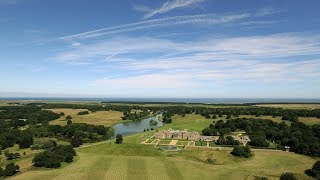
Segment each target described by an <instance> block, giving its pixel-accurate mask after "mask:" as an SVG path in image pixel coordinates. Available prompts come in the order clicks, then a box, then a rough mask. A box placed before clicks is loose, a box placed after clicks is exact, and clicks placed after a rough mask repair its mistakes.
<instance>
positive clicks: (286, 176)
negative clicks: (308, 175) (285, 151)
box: [280, 172, 297, 180]
mask: <svg viewBox="0 0 320 180" xmlns="http://www.w3.org/2000/svg"><path fill="white" fill-rule="evenodd" d="M280 180H297V178H296V177H295V176H294V175H293V174H292V173H291V172H285V173H283V174H282V175H281V176H280Z"/></svg>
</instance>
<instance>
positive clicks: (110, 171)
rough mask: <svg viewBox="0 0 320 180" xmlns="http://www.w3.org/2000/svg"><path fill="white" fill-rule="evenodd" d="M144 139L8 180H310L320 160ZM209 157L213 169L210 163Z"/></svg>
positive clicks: (92, 149) (89, 151)
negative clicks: (159, 145) (171, 147)
mask: <svg viewBox="0 0 320 180" xmlns="http://www.w3.org/2000/svg"><path fill="white" fill-rule="evenodd" d="M149 133H150V132H149ZM140 136H141V134H137V135H133V136H129V137H125V138H124V143H123V144H121V145H117V144H114V143H113V141H105V142H103V143H101V142H100V143H97V144H92V145H87V146H83V147H81V148H78V149H77V153H78V157H77V158H76V160H75V162H73V163H71V164H67V165H64V166H63V167H61V168H59V169H54V170H47V169H41V170H35V168H32V167H29V168H27V170H26V171H23V172H22V173H19V174H17V175H16V176H13V177H12V178H10V179H93V178H94V179H254V177H255V176H260V177H262V176H263V177H268V178H269V179H278V178H279V176H280V175H281V174H282V173H283V172H286V171H290V172H293V173H295V175H296V176H297V177H298V178H300V179H308V177H307V176H305V175H304V173H303V171H304V170H305V169H307V168H309V167H310V166H311V165H312V164H313V163H314V162H315V161H316V159H313V158H310V157H307V156H303V155H298V154H294V153H286V152H282V151H281V152H272V151H256V152H255V155H254V156H253V157H252V158H250V159H243V158H236V157H234V156H232V155H230V151H228V150H212V149H200V148H189V149H185V150H183V151H180V152H166V151H161V150H158V149H156V148H154V147H153V146H147V145H141V144H139V143H138V142H139V141H140ZM208 158H211V159H213V160H214V164H208V163H206V160H207V159H208ZM18 164H19V163H18Z"/></svg>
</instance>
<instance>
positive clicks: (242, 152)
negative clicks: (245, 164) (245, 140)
mask: <svg viewBox="0 0 320 180" xmlns="http://www.w3.org/2000/svg"><path fill="white" fill-rule="evenodd" d="M230 154H232V155H234V156H239V157H245V158H249V157H251V156H252V153H251V149H250V148H249V147H248V146H236V147H234V148H233V150H232V151H231V153H230Z"/></svg>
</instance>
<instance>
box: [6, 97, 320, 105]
mask: <svg viewBox="0 0 320 180" xmlns="http://www.w3.org/2000/svg"><path fill="white" fill-rule="evenodd" d="M0 100H10V101H21V100H28V101H97V102H174V103H208V104H221V103H222V104H242V103H320V99H319V98H315V99H311V98H309V99H307V98H74V97H73V98H54V97H37V98H34V97H32V98H31V97H19V98H18V97H16V98H15V97H10V98H0Z"/></svg>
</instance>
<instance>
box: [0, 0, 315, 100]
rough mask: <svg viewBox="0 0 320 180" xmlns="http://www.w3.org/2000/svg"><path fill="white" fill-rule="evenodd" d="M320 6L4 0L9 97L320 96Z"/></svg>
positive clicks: (2, 63) (1, 66) (2, 39)
mask: <svg viewBox="0 0 320 180" xmlns="http://www.w3.org/2000/svg"><path fill="white" fill-rule="evenodd" d="M319 7H320V1H314V0H306V1H293V0H281V1H279V0H256V1H252V0H237V1H234V0H157V1H150V0H121V1H116V0H91V1H89V0H81V1H79V0H68V1H65V0H55V1H49V0H0V52H1V53H0V77H1V78H0V84H1V88H0V96H2V97H8V96H35V97H37V96H59V97H61V96H62V97H63V96H77V97H79V96H80V97H188V98H191V97H201V98H203V97H209V98H225V97H230V98H233V97H238V98H243V97H244V98H250V97H251V98H257V97H260V98H270V97H271V98H279V97H282V98H320V93H319V90H320V71H319V70H320V11H319Z"/></svg>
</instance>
